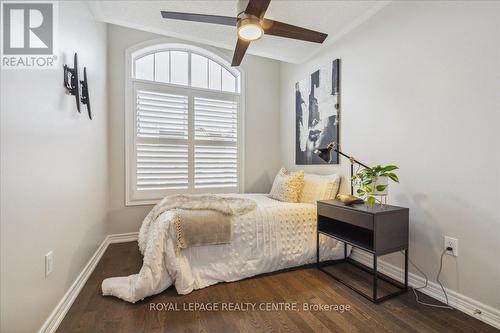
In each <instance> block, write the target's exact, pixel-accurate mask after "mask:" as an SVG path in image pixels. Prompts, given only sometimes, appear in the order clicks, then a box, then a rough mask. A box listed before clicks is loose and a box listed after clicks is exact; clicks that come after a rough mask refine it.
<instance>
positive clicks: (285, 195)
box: [269, 168, 304, 202]
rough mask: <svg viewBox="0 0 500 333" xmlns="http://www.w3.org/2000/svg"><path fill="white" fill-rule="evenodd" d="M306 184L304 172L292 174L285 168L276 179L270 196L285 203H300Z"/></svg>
mask: <svg viewBox="0 0 500 333" xmlns="http://www.w3.org/2000/svg"><path fill="white" fill-rule="evenodd" d="M303 184H304V171H303V170H299V171H296V172H290V171H288V170H287V169H285V168H281V170H280V171H279V172H278V174H277V175H276V178H274V183H273V187H272V188H271V193H269V196H270V197H271V198H273V199H276V200H279V201H285V202H298V201H299V195H300V192H301V191H302V185H303Z"/></svg>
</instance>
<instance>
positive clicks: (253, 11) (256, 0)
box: [245, 0, 271, 18]
mask: <svg viewBox="0 0 500 333" xmlns="http://www.w3.org/2000/svg"><path fill="white" fill-rule="evenodd" d="M270 2H271V0H249V1H248V5H247V9H245V13H247V14H250V15H253V16H257V17H259V18H263V17H264V14H265V13H266V10H267V7H269V3H270Z"/></svg>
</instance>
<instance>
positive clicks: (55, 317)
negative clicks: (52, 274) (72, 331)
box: [38, 232, 138, 333]
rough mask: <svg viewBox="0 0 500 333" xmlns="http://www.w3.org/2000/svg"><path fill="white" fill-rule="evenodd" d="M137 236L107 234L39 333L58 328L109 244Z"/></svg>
mask: <svg viewBox="0 0 500 333" xmlns="http://www.w3.org/2000/svg"><path fill="white" fill-rule="evenodd" d="M137 237H138V233H137V232H130V233H126V234H115V235H108V236H106V237H105V238H104V240H103V241H102V243H101V245H99V247H98V248H97V250H96V251H95V253H94V254H93V255H92V257H91V258H90V260H89V262H88V263H87V265H85V267H84V268H83V270H82V272H81V273H80V274H79V275H78V277H77V278H76V280H75V282H73V284H72V285H71V286H70V287H69V289H68V291H67V292H66V294H64V296H63V297H62V299H61V300H60V301H59V303H58V304H57V306H56V307H55V309H54V310H53V311H52V313H51V314H50V316H49V318H48V319H47V320H46V321H45V323H44V324H43V325H42V327H41V328H40V330H39V331H38V333H54V332H55V331H56V330H57V328H58V327H59V325H60V324H61V322H62V320H63V319H64V316H66V313H67V312H68V310H69V309H70V308H71V305H73V302H74V301H75V299H76V297H77V296H78V294H79V293H80V291H81V290H82V288H83V286H84V285H85V283H86V282H87V280H88V279H89V277H90V275H91V274H92V272H93V271H94V269H95V267H96V266H97V264H98V263H99V260H101V257H102V255H103V254H104V252H106V249H107V248H108V245H109V244H113V243H124V242H132V241H135V240H137Z"/></svg>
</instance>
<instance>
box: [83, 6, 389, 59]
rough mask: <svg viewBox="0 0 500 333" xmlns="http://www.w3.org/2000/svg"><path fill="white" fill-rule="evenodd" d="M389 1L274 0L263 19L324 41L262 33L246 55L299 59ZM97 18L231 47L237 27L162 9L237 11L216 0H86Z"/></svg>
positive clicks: (311, 54)
mask: <svg viewBox="0 0 500 333" xmlns="http://www.w3.org/2000/svg"><path fill="white" fill-rule="evenodd" d="M389 2H390V1H338V0H330V1H327V0H320V1H311V0H309V1H305V0H302V1H297V0H273V1H271V4H270V5H269V8H268V10H267V12H266V15H265V17H266V18H268V19H274V20H277V21H281V22H285V23H288V24H293V25H297V26H301V27H304V28H308V29H313V30H317V31H321V32H324V33H327V34H328V38H327V39H326V40H325V42H324V43H323V44H316V43H309V42H303V41H298V40H292V39H288V38H280V37H274V36H264V37H263V38H262V39H260V40H258V41H255V42H252V44H251V45H250V47H249V48H248V51H247V52H248V53H250V54H254V55H259V56H263V57H268V58H272V59H276V60H282V61H287V62H292V63H301V62H303V61H305V60H307V59H308V58H310V57H312V56H313V55H314V54H316V53H318V52H319V51H321V50H322V49H323V48H325V47H327V46H328V45H331V44H333V43H334V42H335V41H336V40H337V39H338V38H340V37H341V36H342V35H344V34H346V33H347V32H348V31H350V30H352V29H354V28H355V27H357V26H358V25H360V24H361V23H363V22H364V21H366V20H367V19H368V18H370V17H371V16H373V15H375V14H376V13H377V12H378V11H379V10H380V9H382V8H383V7H384V6H386V5H387V4H388V3H389ZM90 7H91V9H92V12H93V14H94V16H95V18H96V19H97V20H99V21H103V22H107V23H112V24H116V25H121V26H125V27H129V28H134V29H139V30H144V31H149V32H154V33H157V34H162V35H166V36H171V37H177V38H182V39H185V40H189V41H193V42H198V43H204V44H207V45H212V46H216V47H221V48H225V49H230V50H232V49H234V45H235V44H236V28H233V27H230V26H223V25H216V24H208V23H197V22H186V21H177V20H166V19H163V18H162V17H161V15H160V11H161V10H167V11H178V12H188V13H199V14H212V15H224V16H236V15H237V1H236V0H219V1H215V0H212V1H187V0H183V1H177V0H169V1H103V0H101V1H91V2H90Z"/></svg>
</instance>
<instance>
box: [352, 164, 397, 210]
mask: <svg viewBox="0 0 500 333" xmlns="http://www.w3.org/2000/svg"><path fill="white" fill-rule="evenodd" d="M397 169H399V168H398V167H397V166H395V165H386V166H384V167H383V166H380V165H377V166H374V167H372V168H364V169H363V170H361V171H360V172H358V173H356V174H355V175H354V176H352V183H353V186H354V187H355V188H356V193H357V194H358V195H360V196H361V198H362V199H364V200H365V201H366V203H367V205H368V206H373V205H374V204H375V202H376V201H378V200H377V199H376V196H384V195H387V188H388V186H389V179H391V180H392V181H394V182H396V183H399V179H398V176H397V175H396V174H395V173H394V172H393V171H394V170H397Z"/></svg>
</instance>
